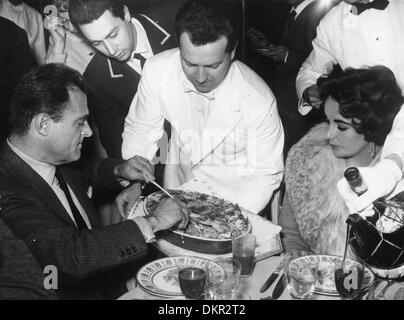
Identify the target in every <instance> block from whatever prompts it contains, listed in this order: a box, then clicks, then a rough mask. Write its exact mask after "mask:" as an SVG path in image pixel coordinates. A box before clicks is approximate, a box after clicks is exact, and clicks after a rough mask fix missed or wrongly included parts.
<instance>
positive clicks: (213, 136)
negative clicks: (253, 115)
mask: <svg viewBox="0 0 404 320" xmlns="http://www.w3.org/2000/svg"><path fill="white" fill-rule="evenodd" d="M224 91H226V92H230V91H227V90H224ZM222 92H223V90H222ZM236 96H237V95H236V94H234V95H233V96H232V97H228V96H227V97H224V96H221V95H220V94H219V95H218V96H217V97H216V98H215V102H214V106H213V108H212V110H211V112H210V114H209V116H208V118H207V120H206V124H205V127H204V129H203V135H202V141H201V143H199V141H197V143H194V145H193V148H194V152H192V162H193V165H194V166H195V165H197V164H198V163H199V162H201V161H202V160H203V159H204V158H205V157H206V156H207V155H208V154H210V153H211V152H212V151H213V150H215V149H216V148H217V147H218V146H219V145H220V144H221V143H222V142H223V140H224V139H225V138H226V137H227V136H228V135H229V134H230V133H231V132H232V131H233V130H234V128H235V126H236V125H237V124H238V123H239V122H240V120H241V118H242V116H241V112H240V108H239V105H238V103H237V99H236ZM195 151H196V152H195Z"/></svg>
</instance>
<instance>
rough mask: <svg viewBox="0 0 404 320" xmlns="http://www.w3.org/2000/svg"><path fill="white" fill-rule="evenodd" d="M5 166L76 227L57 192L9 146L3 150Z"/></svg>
mask: <svg viewBox="0 0 404 320" xmlns="http://www.w3.org/2000/svg"><path fill="white" fill-rule="evenodd" d="M2 158H3V159H4V160H2V162H3V166H4V167H5V168H7V171H8V172H9V173H11V174H12V176H13V177H16V178H17V179H18V181H19V182H20V183H21V184H23V185H25V186H27V187H28V188H29V190H30V191H32V193H33V194H35V195H36V196H37V197H38V198H39V199H41V200H42V201H43V202H44V204H45V205H46V206H48V207H49V208H50V211H51V212H53V213H55V214H56V215H57V216H59V217H60V218H61V219H63V220H64V221H65V222H67V223H68V224H70V225H72V226H75V224H74V222H73V221H72V219H71V218H70V216H69V214H68V213H67V211H66V209H65V208H64V207H63V205H62V203H61V202H60V200H59V198H58V197H57V196H56V194H55V192H54V191H53V190H52V188H51V187H50V186H49V185H48V183H47V182H46V181H45V180H44V179H42V177H41V176H40V175H39V174H38V173H36V172H35V170H33V169H32V168H31V167H30V166H29V165H28V164H27V163H26V162H25V161H24V160H22V159H21V158H20V157H19V156H17V155H16V154H15V153H14V152H13V151H12V150H11V149H10V147H9V146H8V145H4V146H3V148H2Z"/></svg>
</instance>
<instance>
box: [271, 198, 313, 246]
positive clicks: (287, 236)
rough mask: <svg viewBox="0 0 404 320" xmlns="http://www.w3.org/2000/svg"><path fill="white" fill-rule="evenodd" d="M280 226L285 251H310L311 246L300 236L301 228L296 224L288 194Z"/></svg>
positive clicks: (284, 202)
mask: <svg viewBox="0 0 404 320" xmlns="http://www.w3.org/2000/svg"><path fill="white" fill-rule="evenodd" d="M279 225H280V226H281V227H282V232H281V239H282V245H283V249H284V250H285V251H286V252H290V251H294V250H296V251H308V252H310V248H309V246H308V245H307V244H306V242H305V241H304V240H303V238H302V236H301V235H300V231H299V227H298V225H297V222H296V218H295V215H294V213H293V210H292V207H291V206H290V203H289V195H288V193H287V192H286V193H285V197H284V201H283V204H282V210H281V213H280V215H279Z"/></svg>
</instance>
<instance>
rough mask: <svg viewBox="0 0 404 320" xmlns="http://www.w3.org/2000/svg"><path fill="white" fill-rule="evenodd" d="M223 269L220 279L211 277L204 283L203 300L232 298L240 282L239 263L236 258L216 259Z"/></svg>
mask: <svg viewBox="0 0 404 320" xmlns="http://www.w3.org/2000/svg"><path fill="white" fill-rule="evenodd" d="M214 262H215V263H217V264H219V265H220V266H221V267H222V268H223V270H224V271H225V276H224V277H223V278H222V279H211V280H209V281H208V282H207V283H206V285H205V300H234V299H236V297H237V290H238V286H239V282H240V272H241V264H240V262H239V261H238V260H235V259H232V258H227V259H216V260H214Z"/></svg>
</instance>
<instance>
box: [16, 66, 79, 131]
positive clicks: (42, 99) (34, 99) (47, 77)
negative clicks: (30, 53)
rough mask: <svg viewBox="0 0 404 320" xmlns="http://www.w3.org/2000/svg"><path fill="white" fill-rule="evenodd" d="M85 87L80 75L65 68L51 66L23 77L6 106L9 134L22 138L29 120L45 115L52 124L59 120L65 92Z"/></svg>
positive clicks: (64, 104)
mask: <svg viewBox="0 0 404 320" xmlns="http://www.w3.org/2000/svg"><path fill="white" fill-rule="evenodd" d="M77 89H80V90H81V91H83V92H84V93H86V87H85V84H84V81H83V78H82V77H81V75H80V73H79V72H77V71H76V70H73V69H71V68H69V67H67V66H65V65H62V64H57V63H51V64H45V65H43V66H40V67H37V68H34V69H33V70H31V71H30V72H28V73H27V74H25V75H24V76H23V77H22V78H21V80H20V81H19V83H18V84H17V85H16V87H15V88H14V92H13V96H12V98H11V103H10V125H11V133H12V134H18V135H23V134H25V133H26V132H27V131H28V129H29V126H30V124H31V121H32V119H33V118H34V117H35V116H36V115H38V114H40V113H45V114H48V115H49V116H50V117H51V118H52V119H53V120H54V121H59V120H60V119H62V117H63V114H64V112H65V109H66V105H67V102H68V101H69V99H70V96H69V91H70V90H77Z"/></svg>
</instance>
